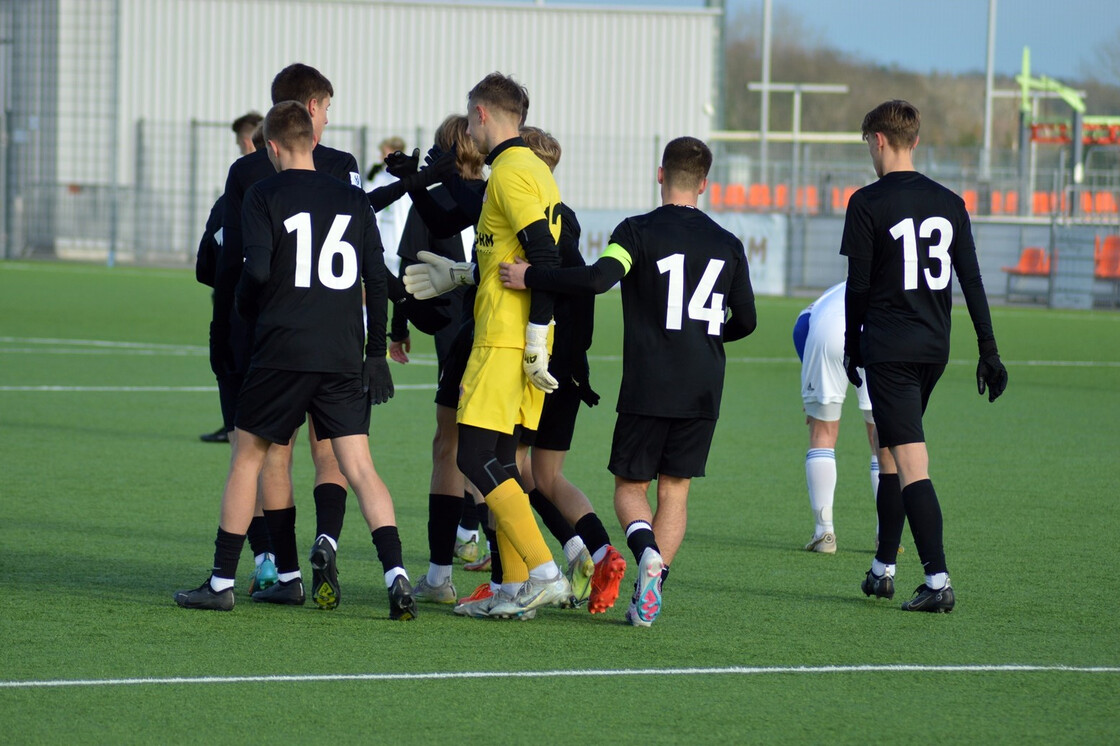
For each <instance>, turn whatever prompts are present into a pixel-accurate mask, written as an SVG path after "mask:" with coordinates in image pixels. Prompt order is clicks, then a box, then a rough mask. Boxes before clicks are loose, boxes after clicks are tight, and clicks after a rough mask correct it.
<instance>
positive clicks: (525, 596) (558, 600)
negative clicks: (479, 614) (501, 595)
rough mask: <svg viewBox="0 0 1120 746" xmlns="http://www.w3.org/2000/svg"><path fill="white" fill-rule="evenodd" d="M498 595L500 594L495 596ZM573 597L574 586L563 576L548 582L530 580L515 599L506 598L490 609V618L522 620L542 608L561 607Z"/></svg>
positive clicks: (523, 585) (524, 584) (523, 584)
mask: <svg viewBox="0 0 1120 746" xmlns="http://www.w3.org/2000/svg"><path fill="white" fill-rule="evenodd" d="M495 595H498V594H495ZM571 597H572V586H571V584H570V583H569V582H568V579H567V578H565V577H564V576H563V575H557V576H556V577H554V578H549V579H548V580H534V579H533V578H531V577H530V578H529V579H528V580H526V581H525V582H524V583H522V585H521V589H520V590H519V591H518V592H517V595H516V596H514V597H513V598H508V597H507V598H505V599H502V600H501V601H498V602H495V603H494V605H493V606H491V607H490V616H492V617H498V618H500V619H510V618H513V617H518V618H520V617H521V616H522V615H524V614H525V613H526V612H530V611H534V610H535V609H537V608H539V607H541V606H560V605H562V604H565V603H568V602H569V600H570V599H571Z"/></svg>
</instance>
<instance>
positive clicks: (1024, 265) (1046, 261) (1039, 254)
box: [1001, 246, 1050, 298]
mask: <svg viewBox="0 0 1120 746" xmlns="http://www.w3.org/2000/svg"><path fill="white" fill-rule="evenodd" d="M1001 269H1002V270H1003V271H1004V272H1005V273H1007V289H1006V291H1005V292H1006V297H1007V298H1010V297H1011V295H1012V293H1013V292H1014V290H1013V288H1012V281H1013V280H1017V279H1018V278H1020V277H1049V276H1050V257H1049V256H1048V255H1047V254H1046V250H1045V249H1043V248H1041V247H1039V246H1028V247H1026V248H1025V249H1023V252H1022V253H1021V254H1019V263H1018V264H1016V265H1015V266H1014V267H1001Z"/></svg>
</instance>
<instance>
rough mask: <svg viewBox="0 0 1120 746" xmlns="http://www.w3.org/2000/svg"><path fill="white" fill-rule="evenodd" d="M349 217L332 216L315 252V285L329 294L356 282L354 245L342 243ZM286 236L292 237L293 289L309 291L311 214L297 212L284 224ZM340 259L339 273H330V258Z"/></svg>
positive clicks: (331, 261)
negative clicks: (316, 259)
mask: <svg viewBox="0 0 1120 746" xmlns="http://www.w3.org/2000/svg"><path fill="white" fill-rule="evenodd" d="M350 217H351V216H349V215H335V216H334V222H332V223H331V229H330V230H329V231H327V238H326V240H325V241H323V246H322V247H321V248H320V249H319V266H318V267H317V269H318V275H319V282H321V283H323V286H324V287H328V288H330V289H331V290H346V289H347V288H349V287H353V285H354V283H355V281H357V279H358V253H357V251H355V250H354V245H353V244H351V243H348V242H347V241H343V240H342V236H343V234H344V233H346V227H347V226H348V225H350ZM284 227H285V228H287V229H288V233H295V234H296V287H297V288H309V287H311V261H312V251H311V213H309V212H299V213H296V214H295V215H293V216H291V217H290V218H288V219H287V220H285V221H284ZM336 256H338V257H341V259H342V271H341V272H340V273H339V274H337V275H336V274H335V273H334V258H335V257H336Z"/></svg>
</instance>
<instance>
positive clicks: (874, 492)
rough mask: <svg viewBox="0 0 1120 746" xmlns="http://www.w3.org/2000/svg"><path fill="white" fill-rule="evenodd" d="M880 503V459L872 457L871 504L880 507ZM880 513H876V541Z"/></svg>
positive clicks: (876, 538) (877, 538)
mask: <svg viewBox="0 0 1120 746" xmlns="http://www.w3.org/2000/svg"><path fill="white" fill-rule="evenodd" d="M878 502H879V457H878V456H872V457H871V504H872V505H878ZM878 515H879V514H878V511H876V513H875V516H876V518H875V541H879V518H878Z"/></svg>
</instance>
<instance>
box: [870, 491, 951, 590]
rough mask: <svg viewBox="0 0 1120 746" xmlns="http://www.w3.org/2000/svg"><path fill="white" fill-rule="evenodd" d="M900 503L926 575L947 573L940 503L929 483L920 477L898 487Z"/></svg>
mask: <svg viewBox="0 0 1120 746" xmlns="http://www.w3.org/2000/svg"><path fill="white" fill-rule="evenodd" d="M902 503H903V505H905V506H906V519H907V520H908V521H910V533H911V534H912V535H913V536H914V545H915V546H916V547H917V548H918V559H920V560H921V561H922V566H923V567H925V572H926V575H934V574H936V573H939V572H949V570H948V568H947V567H946V566H945V547H944V546H943V545H942V522H941V504H940V503H939V502H938V501H937V493H936V492H934V490H933V482H931V481H930V480H928V479H921V480H919V481H917V482H912V483H910V484H908V485H906V488H905V489H903V490H902ZM880 546H881V545H880Z"/></svg>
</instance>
